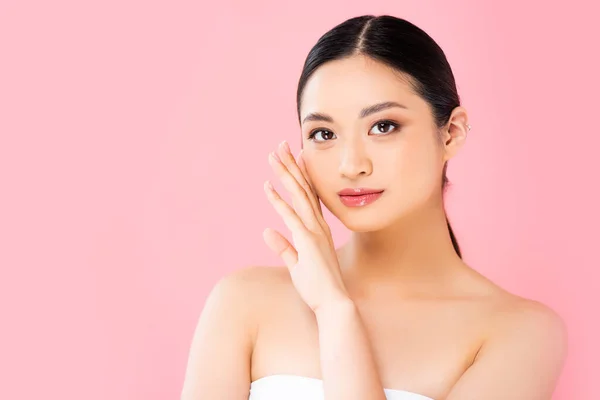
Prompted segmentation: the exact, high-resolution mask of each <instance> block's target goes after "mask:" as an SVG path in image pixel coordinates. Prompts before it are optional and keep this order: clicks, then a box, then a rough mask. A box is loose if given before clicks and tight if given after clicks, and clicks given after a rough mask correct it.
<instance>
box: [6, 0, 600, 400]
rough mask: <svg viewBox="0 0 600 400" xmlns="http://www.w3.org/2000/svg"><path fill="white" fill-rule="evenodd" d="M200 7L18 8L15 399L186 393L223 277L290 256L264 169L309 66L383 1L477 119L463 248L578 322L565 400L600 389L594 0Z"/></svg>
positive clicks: (10, 120) (12, 208) (9, 20)
mask: <svg viewBox="0 0 600 400" xmlns="http://www.w3.org/2000/svg"><path fill="white" fill-rule="evenodd" d="M200 3H202V2H201V1H185V2H184V1H169V2H167V1H162V2H157V1H152V2H147V1H137V2H136V1H123V0H121V1H96V2H90V1H64V0H60V1H46V2H42V1H38V2H32V1H18V2H17V1H6V0H4V1H3V2H2V3H0V57H1V58H0V60H1V61H0V134H1V135H2V139H1V143H0V188H1V189H0V190H1V191H2V192H1V196H0V202H1V207H0V265H1V267H2V268H1V275H0V318H1V320H0V321H1V323H2V326H1V330H0V335H1V340H0V382H1V383H0V398H3V399H34V398H46V399H64V400H70V399H73V400H75V399H82V398H85V399H86V400H100V399H113V400H125V399H149V400H158V399H174V398H177V397H178V396H179V391H180V387H181V383H182V378H183V372H184V368H185V362H186V359H187V351H188V346H189V341H190V339H191V335H192V331H193V328H194V325H195V323H196V320H197V317H198V315H199V313H200V311H201V309H202V306H203V303H204V299H205V297H206V295H207V294H208V291H209V290H210V288H211V287H212V285H213V284H214V283H215V282H216V280H217V279H219V278H220V277H221V276H223V275H224V274H225V273H227V272H229V271H232V270H235V269H238V268H242V267H246V266H250V265H256V264H269V265H271V264H279V260H277V259H276V258H275V257H274V256H272V255H271V254H270V252H269V250H268V249H267V248H266V246H265V245H264V243H263V241H262V236H261V233H262V230H263V229H264V228H265V227H267V226H270V227H274V228H277V229H283V230H284V232H285V228H284V226H283V224H282V223H281V222H280V219H279V217H278V216H277V215H276V214H275V212H274V211H273V210H272V209H271V206H270V205H269V204H268V202H267V200H266V199H265V197H264V193H263V189H262V184H263V182H264V181H265V180H266V179H268V178H272V174H271V171H270V168H269V166H268V164H267V153H268V152H269V151H271V150H273V149H274V147H275V146H276V144H277V143H279V141H281V140H283V139H287V140H288V141H290V142H291V144H292V148H293V150H297V149H298V147H299V130H298V127H297V125H296V116H295V104H294V95H295V90H296V82H297V79H298V76H299V74H300V69H301V67H302V63H303V61H304V57H305V56H306V53H307V52H308V50H309V48H310V47H311V46H312V45H313V44H314V42H315V41H316V40H317V38H318V37H319V36H320V35H321V34H322V33H324V32H325V31H326V30H328V29H330V28H332V27H333V26H334V25H335V24H337V23H339V22H341V21H343V20H344V19H346V18H349V17H352V16H356V15H360V14H365V13H374V14H383V13H389V14H393V15H395V16H398V17H404V18H406V19H408V20H410V21H412V22H414V23H416V24H417V25H419V26H421V27H422V28H423V29H425V30H426V31H427V32H428V33H430V34H431V35H432V36H433V38H434V39H435V40H437V41H438V43H439V44H440V45H441V46H442V48H443V49H444V50H445V52H446V54H447V56H448V58H449V61H450V63H451V65H452V67H453V69H454V71H455V75H456V78H457V82H458V86H459V92H460V94H461V97H462V99H463V101H464V105H465V106H466V107H467V108H468V110H469V111H470V117H471V118H470V120H471V123H472V125H473V130H472V131H471V135H470V137H469V141H468V143H467V146H466V147H465V148H464V150H463V152H462V153H461V154H460V155H459V156H458V157H457V158H456V159H455V160H453V161H452V162H451V166H450V167H449V177H450V179H451V180H452V181H453V183H454V186H453V188H452V189H451V190H450V192H449V193H448V198H447V201H448V210H449V214H450V218H451V220H452V221H453V225H454V227H455V230H456V232H457V235H458V236H459V240H460V243H461V246H462V248H463V251H464V253H465V259H466V260H467V261H468V262H469V263H470V264H471V265H472V266H473V267H474V268H476V269H478V270H480V271H481V272H483V273H484V274H486V275H487V276H489V277H490V278H491V279H493V280H495V281H496V282H497V283H499V284H500V285H503V286H504V287H506V288H507V289H509V290H511V291H513V292H515V293H518V294H521V295H524V296H527V297H530V298H534V299H537V300H540V301H542V302H545V303H546V304H548V305H550V306H551V307H553V308H555V309H556V310H557V311H558V312H559V313H560V314H561V315H563V316H564V318H565V319H566V321H567V323H568V325H569V329H570V353H569V357H568V361H567V365H566V367H565V370H564V373H563V375H562V378H561V381H560V383H559V387H558V389H557V391H556V396H555V399H564V400H567V399H598V398H600V387H599V386H598V385H595V386H592V380H593V379H595V377H596V375H597V372H596V370H597V368H598V365H597V360H598V356H599V354H598V353H599V347H600V346H599V345H598V337H599V336H600V328H599V327H598V307H599V306H600V287H599V285H598V283H597V279H598V277H599V272H598V267H600V263H599V262H598V247H599V246H598V240H597V239H598V237H599V234H598V226H599V225H600V218H599V211H598V204H600V195H599V194H598V193H599V191H598V183H599V178H598V175H599V168H598V165H597V164H595V163H593V159H594V157H597V155H598V150H599V148H600V139H599V133H600V132H599V129H598V114H599V113H598V105H599V104H598V95H599V92H600V85H599V79H598V71H600V62H599V61H598V38H599V37H600V30H599V28H598V23H597V21H596V17H597V16H598V9H594V7H593V6H592V3H594V2H592V1H588V2H587V4H584V2H582V1H569V2H548V1H511V2H507V1H504V2H493V3H492V2H479V1H460V0H457V1H452V2H450V1H441V0H440V1H422V0H419V1H389V2H384V1H368V2H364V1H355V2H348V1H313V0H310V1H298V2H289V3H288V2H285V3H286V4H283V3H284V2H281V1H258V2H248V1H241V0H239V1H227V0H224V1H218V2H214V3H211V4H205V5H200ZM250 3H252V4H250ZM366 3H368V4H369V6H367V5H365V4H366ZM553 3H554V4H553ZM492 4H494V5H492ZM327 218H328V220H329V221H330V222H331V224H332V226H333V230H334V235H335V239H336V242H338V243H341V242H342V241H343V240H345V238H346V232H345V231H344V230H343V229H342V227H341V226H340V225H339V224H337V223H336V221H335V220H334V219H333V218H332V217H331V215H330V214H327ZM499 379H502V378H501V377H499Z"/></svg>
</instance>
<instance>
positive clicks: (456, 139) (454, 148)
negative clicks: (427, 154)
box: [442, 106, 471, 161]
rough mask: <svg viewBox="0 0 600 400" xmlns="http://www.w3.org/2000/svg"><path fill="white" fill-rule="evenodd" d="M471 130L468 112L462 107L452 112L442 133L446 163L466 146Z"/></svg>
mask: <svg viewBox="0 0 600 400" xmlns="http://www.w3.org/2000/svg"><path fill="white" fill-rule="evenodd" d="M470 129H471V126H470V125H469V121H468V116H467V110H466V109H465V108H464V107H461V106H459V107H456V108H455V109H454V110H452V114H451V115H450V119H449V120H448V123H447V124H446V127H445V128H444V130H443V131H442V140H443V147H444V161H447V160H449V159H451V158H452V157H454V156H455V155H456V153H458V150H459V149H460V148H461V147H462V146H463V145H464V144H465V141H466V140H467V135H468V133H469V130H470Z"/></svg>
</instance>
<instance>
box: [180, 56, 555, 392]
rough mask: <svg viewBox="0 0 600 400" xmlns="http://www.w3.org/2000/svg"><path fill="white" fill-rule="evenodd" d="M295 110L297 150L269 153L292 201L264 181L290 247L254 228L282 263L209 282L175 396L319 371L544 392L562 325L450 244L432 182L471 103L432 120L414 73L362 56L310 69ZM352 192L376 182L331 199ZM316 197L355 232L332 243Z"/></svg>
mask: <svg viewBox="0 0 600 400" xmlns="http://www.w3.org/2000/svg"><path fill="white" fill-rule="evenodd" d="M392 103H396V104H395V105H394V104H392ZM374 105H378V106H376V107H373V106H374ZM300 114H301V121H302V144H303V151H302V154H301V156H299V157H294V156H293V155H292V154H291V153H290V151H289V146H288V145H287V143H282V144H281V145H280V146H279V147H278V149H277V151H276V153H275V156H273V155H269V163H270V164H271V166H272V167H273V170H274V172H275V174H276V175H277V177H278V179H279V180H280V182H281V183H282V184H283V186H284V188H285V189H286V191H287V192H288V193H289V195H290V196H291V200H292V201H291V204H289V203H287V202H286V201H285V200H284V199H283V198H282V197H281V196H280V195H279V194H278V192H277V191H276V190H274V189H271V188H270V187H269V184H268V183H267V184H266V185H265V193H266V195H267V198H268V200H269V201H270V202H271V204H272V205H273V208H274V210H275V211H276V212H277V213H278V214H279V215H280V216H281V217H282V219H283V220H284V222H285V224H286V226H287V227H288V228H289V230H290V232H291V237H292V238H291V239H292V240H290V241H288V240H287V239H286V238H285V236H284V235H283V234H282V233H279V232H277V231H274V230H271V229H267V230H265V233H264V239H265V242H266V243H267V245H268V246H269V248H271V249H272V250H273V251H275V252H276V253H277V254H279V255H280V256H281V257H282V260H283V262H284V264H285V266H284V267H262V266H256V267H251V268H243V269H240V270H237V271H235V272H233V273H230V274H229V275H227V276H225V277H224V278H222V279H221V280H220V281H219V282H218V283H217V285H216V286H215V287H214V288H213V290H212V291H211V293H210V295H209V297H208V299H207V301H206V303H205V306H204V309H203V311H202V314H201V316H200V319H199V322H198V325H197V327H196V330H195V334H194V338H193V341H192V346H191V349H190V354H189V360H188V367H187V370H186V376H185V382H184V385H183V390H182V395H181V399H182V400H198V399H205V398H211V399H234V400H238V399H239V400H242V399H245V400H247V399H248V394H249V390H250V383H251V382H252V381H254V380H257V379H259V378H262V377H265V376H269V375H276V374H286V375H296V376H305V377H312V378H317V379H323V384H324V390H325V399H327V400H341V399H344V400H352V399H373V400H379V399H381V400H383V399H385V396H384V393H383V390H382V389H383V388H390V389H401V390H407V391H411V392H415V393H420V394H422V395H425V396H428V397H431V398H432V399H436V400H442V399H446V400H470V399H477V400H481V399H486V400H495V399H502V400H505V399H511V400H518V399H523V400H525V399H527V400H548V399H551V397H552V392H553V391H554V388H555V385H556V382H557V379H558V377H559V375H560V372H561V370H562V366H563V364H564V360H565V357H566V352H567V331H566V327H565V324H564V322H563V320H562V319H561V318H560V316H558V315H557V314H556V313H555V312H554V311H553V310H552V309H550V308H548V307H547V306H545V305H543V304H541V303H539V302H536V301H533V300H529V299H525V298H522V297H519V296H516V295H514V294H511V293H509V292H507V291H506V290H504V289H502V288H501V287H499V286H498V285H496V284H494V283H493V282H491V281H490V280H488V279H487V278H486V277H484V276H483V275H481V274H479V273H478V272H476V271H475V270H474V269H473V268H471V267H470V266H468V265H467V264H466V263H465V262H464V261H463V260H461V259H460V258H459V257H458V255H457V254H456V252H455V251H454V249H453V247H452V243H451V239H450V236H449V233H448V229H447V226H446V220H445V214H444V208H443V202H442V193H441V189H440V188H441V176H442V168H443V165H444V163H445V162H446V161H448V160H449V159H451V158H452V157H453V156H454V155H456V154H457V152H458V151H459V149H460V148H461V147H462V146H463V145H464V143H465V140H466V137H467V128H466V126H467V123H468V122H467V121H468V120H467V113H466V110H465V109H464V108H463V107H457V108H456V109H455V110H454V111H453V112H452V115H451V118H450V120H449V122H448V123H447V124H446V125H445V126H444V127H443V128H442V129H441V130H440V129H438V128H437V127H436V126H435V124H434V121H433V116H432V111H431V109H430V107H429V106H428V104H427V103H426V102H425V101H424V100H423V99H421V98H420V97H419V96H417V95H416V94H415V93H414V92H413V90H412V87H411V85H410V78H409V77H407V76H403V75H402V74H400V73H398V72H396V71H394V70H392V69H390V68H388V67H386V66H385V65H383V64H380V63H378V62H376V61H374V60H371V59H369V58H366V57H364V56H360V55H357V56H352V57H350V58H346V59H343V60H337V61H332V62H329V63H327V64H324V65H323V66H321V67H320V68H319V69H318V70H317V71H316V72H315V73H314V75H313V76H312V77H311V78H310V80H309V82H308V83H307V86H306V88H305V91H304V94H303V98H302V104H301V110H300ZM348 187H353V188H356V187H368V188H375V189H384V190H385V191H384V193H383V195H382V196H381V197H380V198H379V199H378V200H377V201H375V202H374V203H372V204H370V205H368V206H364V207H357V208H350V207H346V206H345V205H344V204H342V203H341V202H340V200H339V197H338V195H337V192H338V191H339V190H341V189H343V188H348ZM320 203H322V204H323V205H324V206H325V207H327V208H328V209H329V210H330V211H331V212H332V214H333V215H334V216H335V217H337V218H339V219H340V221H341V222H342V223H343V224H344V225H345V226H346V227H347V228H348V229H350V230H351V231H352V235H351V238H350V240H349V241H348V242H347V243H346V244H344V245H343V246H341V247H339V248H337V249H336V248H334V245H333V240H332V238H331V234H330V231H329V227H328V226H327V224H326V222H325V220H324V219H323V215H322V211H321V206H320Z"/></svg>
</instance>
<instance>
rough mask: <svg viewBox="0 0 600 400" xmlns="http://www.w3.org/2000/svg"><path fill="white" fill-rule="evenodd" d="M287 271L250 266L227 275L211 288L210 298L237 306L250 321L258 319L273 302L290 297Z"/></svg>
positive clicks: (277, 268) (290, 284)
mask: <svg viewBox="0 0 600 400" xmlns="http://www.w3.org/2000/svg"><path fill="white" fill-rule="evenodd" d="M291 289H293V285H292V283H291V279H290V274H289V272H288V269H287V268H286V267H267V266H249V267H244V268H240V269H238V270H235V271H232V272H229V273H228V274H226V275H225V276H223V277H222V278H221V279H220V280H219V281H218V282H217V283H216V285H215V287H214V288H213V291H212V293H211V296H216V297H221V300H223V301H225V302H228V303H230V304H232V306H237V307H238V310H239V311H240V312H244V313H246V314H247V316H248V317H249V318H251V319H255V317H257V315H256V314H257V312H260V311H261V310H263V309H264V308H265V307H269V305H270V304H271V303H272V302H273V299H274V298H279V299H281V298H283V297H284V296H290V295H293V291H292V290H291Z"/></svg>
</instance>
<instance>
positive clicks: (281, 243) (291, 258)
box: [263, 228, 298, 269]
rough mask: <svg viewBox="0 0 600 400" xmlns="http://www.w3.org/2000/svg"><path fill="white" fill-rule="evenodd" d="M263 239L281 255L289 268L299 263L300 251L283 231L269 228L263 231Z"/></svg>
mask: <svg viewBox="0 0 600 400" xmlns="http://www.w3.org/2000/svg"><path fill="white" fill-rule="evenodd" d="M263 239H264V240H265V243H266V244H267V246H269V248H270V249H271V250H272V251H273V252H275V254H277V255H278V256H279V257H281V259H282V260H283V262H284V263H285V265H286V266H287V267H288V268H290V269H291V268H293V267H294V266H295V265H296V264H297V263H298V252H297V251H296V249H295V248H294V246H292V244H291V243H290V242H289V241H288V240H287V239H286V238H285V237H284V236H283V235H282V234H281V233H279V232H277V231H276V230H273V229H271V228H267V229H265V230H264V232H263Z"/></svg>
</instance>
